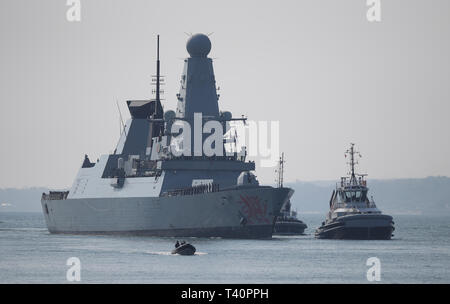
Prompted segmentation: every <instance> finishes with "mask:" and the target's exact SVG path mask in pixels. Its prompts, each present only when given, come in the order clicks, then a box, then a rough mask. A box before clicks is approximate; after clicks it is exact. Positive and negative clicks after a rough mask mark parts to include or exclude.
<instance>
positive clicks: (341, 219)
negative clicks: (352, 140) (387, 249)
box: [316, 144, 394, 239]
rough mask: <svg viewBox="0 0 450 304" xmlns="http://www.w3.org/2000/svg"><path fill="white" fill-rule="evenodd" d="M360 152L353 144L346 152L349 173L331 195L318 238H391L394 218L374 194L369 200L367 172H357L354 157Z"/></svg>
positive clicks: (318, 231) (317, 232) (317, 234)
mask: <svg viewBox="0 0 450 304" xmlns="http://www.w3.org/2000/svg"><path fill="white" fill-rule="evenodd" d="M357 155H359V156H360V154H359V153H358V152H356V151H355V150H354V144H351V147H350V149H349V150H347V152H346V157H347V156H348V157H349V158H350V161H349V165H350V173H349V174H350V176H349V177H341V181H340V183H339V184H337V185H336V189H335V190H333V193H332V195H331V198H330V211H329V212H328V214H327V217H326V220H325V222H323V223H322V226H321V227H319V228H318V229H317V230H316V237H318V238H332V239H390V238H391V236H392V232H393V231H394V222H393V221H392V217H391V216H390V215H385V214H382V213H381V211H380V210H379V209H378V208H377V206H376V205H375V202H374V201H373V198H372V199H370V200H369V198H368V191H369V188H368V187H367V182H366V181H365V179H364V177H365V176H366V175H365V174H355V165H356V164H357V161H356V160H355V157H356V156H357Z"/></svg>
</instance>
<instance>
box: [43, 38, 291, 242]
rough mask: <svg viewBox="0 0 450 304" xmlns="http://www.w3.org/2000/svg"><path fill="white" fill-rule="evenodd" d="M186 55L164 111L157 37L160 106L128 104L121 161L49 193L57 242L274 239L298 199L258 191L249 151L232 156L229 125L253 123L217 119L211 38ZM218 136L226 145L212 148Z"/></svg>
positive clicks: (85, 171) (106, 161)
mask: <svg viewBox="0 0 450 304" xmlns="http://www.w3.org/2000/svg"><path fill="white" fill-rule="evenodd" d="M186 48H187V51H188V53H189V57H188V58H186V59H184V68H183V72H182V76H181V80H180V82H181V85H180V91H179V93H178V94H177V95H176V96H177V99H178V101H177V108H176V111H172V110H168V111H164V109H163V105H162V103H161V98H160V94H162V91H161V90H160V87H161V85H162V84H164V78H163V76H161V75H160V60H159V35H158V39H157V61H156V75H155V76H153V78H152V81H153V84H154V85H155V86H156V88H155V90H154V91H155V92H154V93H155V98H154V99H148V100H128V101H127V102H126V104H127V106H128V109H129V111H130V114H131V118H130V119H128V120H127V121H126V123H123V125H122V127H121V129H122V132H121V135H120V138H119V141H118V144H117V146H116V149H115V150H114V152H113V153H112V154H106V155H102V156H101V157H100V158H99V159H98V160H97V162H91V161H90V159H89V157H88V156H87V155H85V157H84V161H83V163H82V165H81V168H80V169H79V171H78V174H77V176H76V178H75V180H74V182H73V185H72V187H71V188H70V190H69V191H63V192H61V191H50V192H49V193H43V194H42V198H41V204H42V209H43V213H44V216H45V222H46V224H47V227H48V230H49V232H50V233H70V234H89V233H93V234H133V235H150V236H169V237H178V236H185V237H224V238H271V237H272V233H273V227H274V223H275V219H276V217H277V216H278V215H279V214H280V210H281V209H282V207H283V205H284V204H285V203H286V202H287V201H288V200H289V199H290V197H291V196H292V194H293V190H292V189H290V188H285V187H281V188H276V187H271V186H263V185H260V184H259V181H258V180H257V178H256V176H255V174H254V173H253V172H254V170H255V163H254V162H252V161H247V160H246V157H247V153H246V149H245V147H243V148H242V149H239V151H238V149H237V148H236V147H235V149H234V150H232V152H230V151H229V150H227V149H225V146H226V144H225V143H228V144H230V140H229V139H227V138H226V136H224V135H225V133H226V132H227V130H229V126H230V122H231V121H237V123H245V122H246V118H245V117H244V116H242V117H239V118H234V117H233V116H232V114H231V112H229V111H219V106H218V99H219V95H218V94H217V88H216V81H215V76H214V70H213V64H212V63H213V62H212V59H211V58H209V57H208V54H209V52H210V50H211V41H210V39H209V37H208V36H207V35H204V34H195V35H192V36H191V37H190V38H189V39H188V41H187V44H186ZM189 126H194V127H193V128H191V129H189V128H188V127H189ZM219 129H222V131H221V134H219V135H220V136H219V138H220V141H223V142H218V141H217V140H216V141H211V138H210V137H211V136H212V134H213V130H214V131H217V130H219ZM198 130H200V135H198ZM202 130H203V132H202ZM205 130H206V131H205ZM208 131H209V133H211V135H209V134H208ZM191 138H193V141H194V145H193V146H194V149H193V150H194V151H192V149H191V146H192V145H191V140H190V139H191ZM207 143H210V145H209V146H208V145H207ZM234 143H235V145H236V140H234ZM232 144H233V141H232V140H231V145H232ZM205 147H211V149H212V150H213V151H214V152H215V153H213V154H211V153H210V152H211V151H208V149H206V148H205ZM211 149H210V150H211Z"/></svg>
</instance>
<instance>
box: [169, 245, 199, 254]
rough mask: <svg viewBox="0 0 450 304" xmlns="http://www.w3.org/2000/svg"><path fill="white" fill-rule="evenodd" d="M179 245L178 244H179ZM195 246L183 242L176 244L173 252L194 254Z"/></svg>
mask: <svg viewBox="0 0 450 304" xmlns="http://www.w3.org/2000/svg"><path fill="white" fill-rule="evenodd" d="M177 245H178V246H177ZM194 253H195V247H194V246H192V245H191V244H189V243H181V244H178V242H177V244H176V245H175V249H174V250H172V254H180V255H194Z"/></svg>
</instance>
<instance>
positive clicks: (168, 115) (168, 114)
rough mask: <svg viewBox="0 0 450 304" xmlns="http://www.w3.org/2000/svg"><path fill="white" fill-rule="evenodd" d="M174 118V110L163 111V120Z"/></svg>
mask: <svg viewBox="0 0 450 304" xmlns="http://www.w3.org/2000/svg"><path fill="white" fill-rule="evenodd" d="M174 118H175V112H174V111H172V110H169V111H166V112H165V113H164V120H167V121H169V120H172V119H174Z"/></svg>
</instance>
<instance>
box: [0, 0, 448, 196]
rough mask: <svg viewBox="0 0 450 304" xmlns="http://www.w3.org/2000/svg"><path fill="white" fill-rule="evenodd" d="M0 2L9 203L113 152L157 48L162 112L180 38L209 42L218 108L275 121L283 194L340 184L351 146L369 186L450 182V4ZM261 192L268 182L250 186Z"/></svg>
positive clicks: (1, 178) (0, 176)
mask: <svg viewBox="0 0 450 304" xmlns="http://www.w3.org/2000/svg"><path fill="white" fill-rule="evenodd" d="M81 5H82V8H81V22H68V21H67V20H66V11H67V9H68V6H66V1H65V0H40V1H36V0H27V1H24V0H2V1H0V23H1V24H0V41H1V48H0V67H1V69H0V83H1V90H0V100H1V103H0V142H1V150H0V151H1V152H0V153H1V157H0V159H1V169H0V187H25V186H49V187H68V186H70V185H71V183H72V181H73V179H74V177H75V175H76V172H77V170H78V168H79V167H80V165H81V163H82V160H83V155H84V154H85V153H87V154H89V155H90V156H91V159H96V158H97V157H98V156H99V155H101V154H105V153H109V152H111V151H113V150H114V148H115V145H116V143H117V140H118V137H119V116H118V111H117V107H116V99H117V100H119V102H120V103H121V108H122V113H123V114H124V115H125V116H127V117H129V114H128V111H127V110H126V106H125V103H124V102H125V100H127V99H145V98H149V97H151V86H150V82H151V75H152V74H154V73H155V56H156V54H155V48H156V46H155V45H156V39H155V37H156V34H158V33H159V34H160V35H161V65H162V73H163V74H164V75H166V83H167V84H166V86H165V88H164V90H165V96H164V97H165V98H166V100H165V101H164V105H165V109H166V110H167V109H174V108H175V107H176V97H175V94H176V93H177V92H178V89H179V78H180V75H181V72H182V68H183V61H182V60H181V59H182V58H184V57H187V56H188V54H187V52H186V49H185V43H186V40H187V38H188V37H187V36H186V34H185V33H184V32H192V33H197V32H202V33H211V32H214V34H213V35H212V36H211V37H210V38H211V41H212V51H211V53H210V57H212V58H215V60H214V68H215V74H216V80H217V85H218V86H220V88H221V90H220V94H221V98H220V101H219V106H220V107H221V109H222V110H229V111H231V112H232V113H233V114H234V115H235V116H240V115H241V114H246V115H247V116H248V117H249V119H252V120H279V121H280V129H281V133H282V134H281V137H280V144H281V150H282V151H284V152H285V154H286V157H287V160H288V162H287V165H286V166H287V168H286V175H285V178H286V180H288V181H292V180H296V179H298V180H329V179H338V178H339V177H340V176H341V175H343V174H345V173H346V164H345V161H346V160H345V158H344V151H345V150H346V149H347V148H348V145H349V143H350V142H355V143H356V144H357V147H358V149H359V150H361V153H362V155H363V158H362V159H361V171H364V172H366V173H368V174H369V178H400V177H425V176H429V175H450V160H449V156H450V140H449V139H450V136H449V135H450V119H449V115H450V105H449V103H450V43H449V39H450V1H448V0H433V1H427V0H408V1H407V0H403V1H402V0H381V7H382V12H381V13H382V14H381V17H382V21H381V22H379V23H369V22H368V21H367V19H366V11H367V5H366V1H365V0H342V1H336V0H307V1H304V0H295V1H261V0H259V1H242V0H240V1H231V0H227V1H212V0H208V1H149V0H132V1H130V0H126V1H125V0H122V1H119V0H115V1H113V0H81ZM257 175H258V177H259V178H260V180H262V181H263V182H265V183H272V182H273V180H274V173H273V168H269V169H263V170H260V169H258V170H257Z"/></svg>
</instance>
